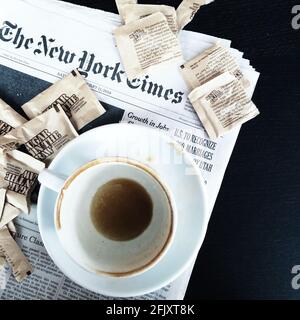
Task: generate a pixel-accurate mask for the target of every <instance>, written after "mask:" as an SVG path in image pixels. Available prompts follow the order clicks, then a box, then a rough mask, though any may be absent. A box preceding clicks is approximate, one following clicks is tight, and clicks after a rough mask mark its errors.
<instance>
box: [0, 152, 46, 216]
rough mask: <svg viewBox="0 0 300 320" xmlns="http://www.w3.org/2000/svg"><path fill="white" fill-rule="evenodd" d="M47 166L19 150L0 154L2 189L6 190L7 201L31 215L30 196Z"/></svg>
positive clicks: (0, 184) (0, 183)
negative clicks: (39, 175)
mask: <svg viewBox="0 0 300 320" xmlns="http://www.w3.org/2000/svg"><path fill="white" fill-rule="evenodd" d="M44 167H45V164H44V163H43V162H41V161H38V160H36V159H34V158H33V157H31V156H30V155H27V154H25V153H23V152H20V151H18V150H13V151H9V152H0V188H4V189H6V200H7V202H9V203H10V204H11V205H13V206H14V207H16V208H18V209H20V210H22V211H23V212H25V213H29V208H30V195H31V192H32V190H33V189H34V187H35V185H36V183H37V178H38V174H39V172H40V171H41V170H43V169H44Z"/></svg>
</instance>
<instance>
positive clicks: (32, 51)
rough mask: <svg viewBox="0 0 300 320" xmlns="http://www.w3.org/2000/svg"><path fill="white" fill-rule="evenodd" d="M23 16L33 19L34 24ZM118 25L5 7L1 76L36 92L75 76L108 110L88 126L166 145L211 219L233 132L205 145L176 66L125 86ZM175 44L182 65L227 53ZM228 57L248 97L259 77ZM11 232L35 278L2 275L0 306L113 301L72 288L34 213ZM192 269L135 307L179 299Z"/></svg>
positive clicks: (185, 41) (46, 6) (198, 37)
mask: <svg viewBox="0 0 300 320" xmlns="http://www.w3.org/2000/svg"><path fill="white" fill-rule="evenodd" d="M124 2H126V1H124ZM127 3H128V2H127ZM131 3H132V2H131ZM15 8H18V10H17V11H16V10H15ZM70 10H72V18H71V17H70ZM24 12H26V15H24V14H23V13H24ZM28 16H34V17H36V20H35V23H32V21H29V20H28V18H27V17H28ZM49 21H51V25H49V23H48V22H49ZM120 25H121V20H120V17H119V16H118V15H114V14H112V13H106V12H103V11H100V10H95V9H88V8H85V7H78V6H74V5H71V4H66V3H62V2H58V1H53V0H26V1H25V0H24V1H22V0H10V1H9V2H7V3H6V4H5V6H2V8H1V12H0V26H1V27H0V71H1V72H5V73H8V74H17V76H18V79H22V81H28V82H31V81H32V82H34V83H35V84H36V86H39V84H40V87H43V86H45V83H47V84H49V83H54V82H55V81H57V80H58V79H61V78H62V77H64V76H65V75H66V74H68V73H69V72H70V71H71V70H73V69H76V68H78V69H79V70H80V72H81V74H82V75H83V76H84V77H85V78H86V80H87V82H88V83H89V86H90V87H91V89H92V90H93V91H94V93H95V94H96V96H97V97H98V99H99V100H100V101H101V103H103V105H104V106H105V107H106V109H107V112H106V114H105V115H103V116H102V117H100V118H99V119H98V120H95V121H94V123H93V126H99V125H103V124H107V123H113V122H127V123H130V124H136V125H144V126H148V127H150V128H153V129H155V130H161V131H163V132H165V133H166V134H168V135H170V136H171V137H173V138H174V139H175V140H176V141H178V142H179V143H180V144H181V145H182V146H183V148H184V149H185V150H186V151H187V152H188V153H190V154H191V155H192V156H193V158H194V160H195V163H196V165H197V166H198V167H199V168H200V170H201V173H202V176H203V179H204V181H205V184H206V186H207V193H208V197H209V206H210V211H212V209H213V206H214V203H215V200H216V197H217V195H218V191H219V189H220V186H221V182H222V179H223V176H224V173H225V170H226V167H227V164H228V161H229V158H230V156H231V153H232V150H233V148H234V145H235V142H236V139H237V136H238V132H239V128H237V129H234V130H233V131H232V132H230V133H228V134H227V135H226V136H224V137H221V138H219V139H216V140H211V139H209V138H208V136H207V135H206V133H205V130H204V128H203V126H202V124H201V122H200V121H199V118H198V116H197V114H196V113H195V110H194V108H193V107H192V105H191V103H190V102H189V100H188V94H189V92H190V90H189V89H188V88H187V86H186V84H185V81H184V79H183V77H182V76H181V73H180V65H182V63H184V60H183V59H182V61H178V62H177V61H176V62H175V61H174V63H172V64H171V65H170V66H168V67H166V69H165V71H164V73H161V72H159V71H157V70H156V71H155V70H151V71H149V72H147V74H146V75H143V76H141V77H140V78H137V79H133V80H130V79H128V78H127V77H126V74H125V72H124V67H123V66H122V64H121V61H120V57H119V54H118V50H117V48H116V46H115V41H114V37H113V34H112V33H113V31H114V29H115V28H116V27H118V26H120ZM66 26H67V27H66ZM74 34H76V37H74ZM179 39H180V44H181V46H182V50H183V55H184V59H185V60H186V61H187V60H190V59H192V58H194V57H196V56H197V55H199V54H200V53H201V52H203V51H204V50H206V49H208V48H210V47H211V46H212V45H213V44H214V43H216V42H217V41H220V43H222V45H223V46H225V47H227V48H229V47H230V41H227V40H223V39H217V38H215V37H211V36H208V35H203V34H198V33H195V32H188V31H182V32H181V33H180V36H179ZM29 43H30V45H28V44H29ZM230 52H231V53H232V55H234V56H235V57H236V59H237V62H238V64H239V66H240V68H241V70H242V72H243V74H245V76H246V77H247V79H249V81H250V83H251V89H252V92H253V91H254V88H255V85H256V82H257V79H258V76H259V74H258V73H257V72H256V71H255V70H254V69H253V68H252V67H251V66H250V64H249V61H247V60H245V59H243V58H242V56H243V54H242V53H240V52H238V51H237V50H234V49H230ZM38 93H39V92H36V91H34V90H33V89H32V86H28V90H27V92H23V94H24V95H25V94H26V95H28V97H26V99H27V101H28V100H30V99H31V98H32V97H33V96H35V95H36V94H38ZM22 99H24V98H22V97H21V98H19V97H16V104H17V105H20V106H21V105H22V104H23V103H25V102H26V100H25V101H24V100H22ZM15 225H16V228H17V234H16V240H17V242H18V243H19V244H20V246H21V247H22V250H23V252H24V253H25V255H26V256H27V257H28V259H29V261H30V263H31V264H32V265H33V267H34V272H33V273H32V274H31V276H29V277H28V278H27V279H26V280H24V281H23V282H22V283H20V284H18V283H16V281H15V280H14V279H13V277H12V276H11V277H9V278H8V280H7V277H8V276H7V274H6V276H5V277H4V278H5V279H6V280H7V281H6V282H5V285H6V288H5V289H4V290H2V291H0V298H1V299H112V298H111V297H105V296H102V295H100V294H95V293H93V292H90V291H88V290H86V289H84V288H82V287H80V286H78V285H77V284H75V283H74V282H73V281H71V280H70V279H68V278H67V277H66V276H65V275H63V274H62V272H61V271H60V270H59V269H58V268H57V267H56V266H55V264H54V263H53V262H52V260H51V258H50V257H49V255H48V254H47V252H46V249H45V247H44V244H43V242H42V239H41V236H40V233H39V228H38V225H37V220H36V215H35V208H33V210H32V213H31V215H30V216H27V215H23V214H22V215H20V216H19V217H18V218H17V219H15ZM192 267H193V266H192V265H191V266H190V268H189V269H188V270H186V271H185V272H184V273H183V274H182V275H181V276H180V277H179V278H178V279H177V280H175V281H174V282H173V283H170V284H169V285H167V286H165V287H164V288H161V289H160V290H158V291H156V292H153V293H150V294H147V295H144V296H140V297H135V299H183V298H184V295H185V291H186V288H187V285H188V281H189V278H190V275H191V271H192ZM2 287H3V286H2Z"/></svg>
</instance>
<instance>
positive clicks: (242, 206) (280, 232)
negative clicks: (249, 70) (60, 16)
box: [69, 0, 300, 299]
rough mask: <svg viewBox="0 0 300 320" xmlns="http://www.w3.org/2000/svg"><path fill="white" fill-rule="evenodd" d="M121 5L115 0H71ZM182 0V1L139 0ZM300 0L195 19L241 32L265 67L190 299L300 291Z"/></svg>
mask: <svg viewBox="0 0 300 320" xmlns="http://www.w3.org/2000/svg"><path fill="white" fill-rule="evenodd" d="M69 2H73V3H77V4H81V5H86V6H90V7H93V8H98V9H103V10H107V11H112V12H116V7H115V4H114V1H113V0H110V1H96V0H88V1H83V0H81V1H69ZM139 2H140V3H159V4H168V5H173V6H177V5H178V4H179V2H180V1H179V0H177V1H166V0H165V1H163V0H161V1H151V0H148V1H139ZM295 4H297V1H288V0H285V1H282V0H265V1H262V0H252V1H249V0H239V1H237V0H216V1H215V2H214V3H213V4H211V5H209V6H206V7H203V8H202V9H201V10H200V12H199V13H198V14H197V16H196V17H195V19H194V20H193V22H192V23H191V24H189V25H188V26H187V28H186V29H188V30H193V31H199V32H202V33H207V34H210V35H214V36H218V37H223V38H227V39H231V40H232V46H233V47H235V48H237V49H239V50H241V51H244V52H245V57H246V58H248V59H250V60H251V62H252V64H253V66H254V67H255V68H256V69H257V70H258V71H260V72H261V77H260V80H259V82H258V85H257V89H256V91H255V94H254V97H253V100H254V102H255V103H256V105H257V106H258V108H259V110H260V111H261V115H260V116H259V117H257V118H256V119H255V120H253V121H250V122H249V123H247V124H245V125H244V126H243V128H242V130H241V133H240V136H239V138H238V142H237V144H236V147H235V149H234V152H233V155H232V158H231V160H230V163H229V166H228V169H227V172H226V175H225V178H224V181H223V185H222V188H221V191H220V193H219V196H218V199H217V202H216V205H215V208H214V211H213V214H212V217H211V220H210V223H209V228H208V232H207V235H206V239H205V242H204V244H203V246H202V249H201V251H200V253H199V255H198V259H197V262H196V265H195V268H194V271H193V274H192V278H191V280H190V283H189V287H188V290H187V294H186V298H187V299H298V298H300V290H294V289H293V288H292V286H291V280H292V278H293V275H292V273H291V270H292V267H293V266H294V265H298V264H299V265H300V169H299V163H300V124H299V123H300V86H299V78H300V29H299V30H298V31H297V30H294V29H293V28H292V26H291V20H292V17H293V15H292V13H291V11H292V7H293V6H294V5H295ZM298 4H300V1H298Z"/></svg>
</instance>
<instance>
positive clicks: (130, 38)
mask: <svg viewBox="0 0 300 320" xmlns="http://www.w3.org/2000/svg"><path fill="white" fill-rule="evenodd" d="M114 35H115V39H116V43H117V47H118V49H119V53H120V55H121V59H122V62H123V66H124V68H125V71H126V74H127V77H128V78H129V79H130V80H132V79H134V78H136V77H138V76H140V75H142V74H144V73H145V72H146V71H148V70H149V69H151V68H153V67H155V66H158V65H159V66H161V65H162V64H165V63H169V62H171V61H176V60H179V59H181V58H182V53H181V48H180V44H179V41H178V39H177V37H176V36H175V35H174V33H173V32H172V31H171V29H170V27H169V25H168V22H167V19H166V17H165V16H164V15H163V14H162V13H161V12H157V13H154V14H151V15H150V16H147V17H145V18H142V19H139V20H136V21H133V22H130V23H128V24H126V25H125V26H122V27H119V28H117V29H115V30H114Z"/></svg>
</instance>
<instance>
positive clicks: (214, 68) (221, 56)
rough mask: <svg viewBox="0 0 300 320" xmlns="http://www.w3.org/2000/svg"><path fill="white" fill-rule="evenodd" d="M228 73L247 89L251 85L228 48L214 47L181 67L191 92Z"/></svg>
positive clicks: (216, 45) (217, 45)
mask: <svg viewBox="0 0 300 320" xmlns="http://www.w3.org/2000/svg"><path fill="white" fill-rule="evenodd" d="M226 71H228V72H230V73H231V74H232V75H234V76H235V77H236V78H237V79H238V80H240V81H242V82H243V85H244V87H245V88H246V87H247V86H248V85H249V81H247V80H245V78H244V75H243V73H242V71H241V69H240V67H239V65H238V64H237V62H236V60H235V58H234V57H233V56H232V55H231V54H230V52H229V50H228V49H227V48H224V47H222V46H221V45H219V44H215V45H213V46H212V47H210V48H209V49H207V50H205V51H204V52H202V53H201V54H200V55H198V56H197V57H195V58H194V59H192V60H190V61H188V62H186V63H184V64H183V65H182V66H181V73H182V75H183V78H184V80H185V81H186V83H187V85H188V86H189V88H190V89H191V90H192V89H195V88H197V87H199V86H201V85H203V84H204V83H206V82H207V81H209V80H211V79H213V78H215V77H217V76H218V75H220V74H222V73H224V72H226Z"/></svg>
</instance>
